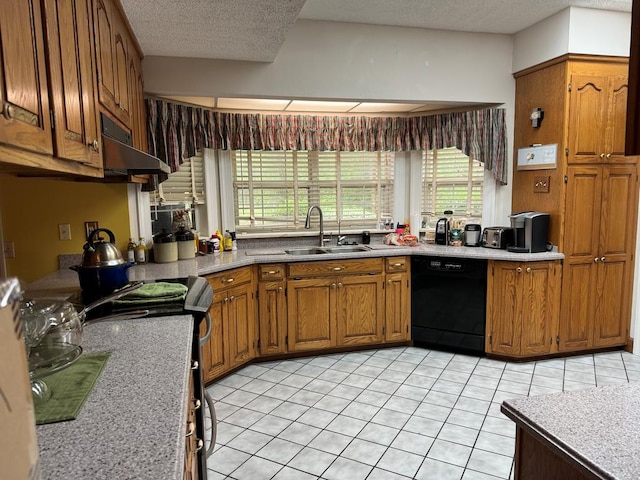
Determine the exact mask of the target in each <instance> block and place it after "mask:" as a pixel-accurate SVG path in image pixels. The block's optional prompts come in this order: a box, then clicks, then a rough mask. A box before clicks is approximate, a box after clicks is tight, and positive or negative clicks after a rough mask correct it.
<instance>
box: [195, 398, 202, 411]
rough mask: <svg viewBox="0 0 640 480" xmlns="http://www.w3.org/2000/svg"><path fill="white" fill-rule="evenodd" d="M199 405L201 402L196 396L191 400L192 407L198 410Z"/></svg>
mask: <svg viewBox="0 0 640 480" xmlns="http://www.w3.org/2000/svg"><path fill="white" fill-rule="evenodd" d="M201 405H202V402H200V400H198V399H197V398H196V399H195V401H194V402H193V409H194V410H198V409H199V408H200V406H201Z"/></svg>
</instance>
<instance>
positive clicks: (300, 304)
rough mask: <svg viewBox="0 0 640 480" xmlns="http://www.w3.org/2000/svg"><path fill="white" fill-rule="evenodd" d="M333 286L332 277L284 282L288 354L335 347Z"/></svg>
mask: <svg viewBox="0 0 640 480" xmlns="http://www.w3.org/2000/svg"><path fill="white" fill-rule="evenodd" d="M337 284H338V280H337V278H335V277H333V278H331V277H329V278H316V279H303V280H289V281H288V282H287V316H288V332H289V333H288V348H289V351H291V352H293V351H299V350H316V349H321V348H328V347H333V346H335V345H336V296H337V292H336V290H337V286H338V285H337Z"/></svg>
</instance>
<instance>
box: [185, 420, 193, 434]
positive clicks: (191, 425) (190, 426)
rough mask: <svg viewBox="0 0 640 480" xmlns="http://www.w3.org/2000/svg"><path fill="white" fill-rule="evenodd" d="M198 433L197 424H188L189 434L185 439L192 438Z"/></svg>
mask: <svg viewBox="0 0 640 480" xmlns="http://www.w3.org/2000/svg"><path fill="white" fill-rule="evenodd" d="M195 431H196V424H195V423H193V422H189V423H187V434H186V435H185V437H190V436H191V435H193V433H194V432H195Z"/></svg>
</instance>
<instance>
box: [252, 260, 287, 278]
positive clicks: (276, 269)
mask: <svg viewBox="0 0 640 480" xmlns="http://www.w3.org/2000/svg"><path fill="white" fill-rule="evenodd" d="M284 272H285V267H284V265H283V264H281V263H276V264H270V265H258V274H259V276H260V277H259V278H260V280H281V279H282V278H284Z"/></svg>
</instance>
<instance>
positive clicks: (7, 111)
mask: <svg viewBox="0 0 640 480" xmlns="http://www.w3.org/2000/svg"><path fill="white" fill-rule="evenodd" d="M3 110H4V111H3V113H4V116H5V118H6V119H7V120H11V118H12V117H13V108H11V105H10V104H8V103H5V104H4V109H3Z"/></svg>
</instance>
